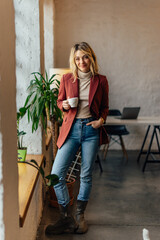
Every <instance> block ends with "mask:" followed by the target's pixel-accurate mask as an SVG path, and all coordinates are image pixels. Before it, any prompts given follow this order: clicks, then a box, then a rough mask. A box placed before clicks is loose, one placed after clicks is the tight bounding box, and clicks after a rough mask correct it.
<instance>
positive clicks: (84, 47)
mask: <svg viewBox="0 0 160 240" xmlns="http://www.w3.org/2000/svg"><path fill="white" fill-rule="evenodd" d="M78 50H80V51H82V52H83V53H84V54H86V55H87V56H88V57H89V59H90V62H91V64H90V71H91V73H92V76H94V75H95V74H98V64H97V58H96V55H95V53H94V51H93V49H92V48H91V47H90V46H89V44H88V43H86V42H81V43H76V44H75V45H74V46H73V47H72V48H71V52H70V57H69V63H70V69H71V71H72V73H73V76H74V80H75V79H76V78H77V76H78V69H77V66H76V63H75V53H76V52H77V51H78Z"/></svg>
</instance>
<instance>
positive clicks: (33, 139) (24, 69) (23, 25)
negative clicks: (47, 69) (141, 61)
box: [14, 0, 42, 154]
mask: <svg viewBox="0 0 160 240" xmlns="http://www.w3.org/2000/svg"><path fill="white" fill-rule="evenodd" d="M14 7H15V28H16V79H17V109H19V108H20V107H22V106H23V105H24V102H25V99H26V97H27V91H26V90H27V87H28V85H29V82H30V80H31V79H32V78H31V75H30V74H31V73H32V72H36V71H38V72H39V71H40V25H39V1H38V0H27V1H26V0H18V1H17V0H14ZM20 130H23V131H25V132H26V133H27V134H26V135H25V136H24V138H23V139H24V145H25V146H27V153H28V154H33V153H34V154H41V153H42V133H41V129H40V128H39V129H38V130H37V131H36V132H35V133H33V134H32V131H31V123H30V124H29V123H28V120H27V116H25V117H24V118H23V119H22V120H21V121H20Z"/></svg>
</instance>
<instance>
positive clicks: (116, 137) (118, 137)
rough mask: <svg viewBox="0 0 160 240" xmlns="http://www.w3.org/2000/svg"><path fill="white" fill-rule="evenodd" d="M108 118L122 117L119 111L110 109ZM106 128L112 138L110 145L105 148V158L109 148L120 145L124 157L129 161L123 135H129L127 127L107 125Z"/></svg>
mask: <svg viewBox="0 0 160 240" xmlns="http://www.w3.org/2000/svg"><path fill="white" fill-rule="evenodd" d="M108 116H121V112H120V111H119V110H118V109H110V110H109V113H108ZM104 127H105V129H106V132H107V133H108V135H109V138H110V141H109V143H108V145H107V146H105V149H104V158H106V155H107V151H108V148H109V146H111V145H112V144H114V143H118V144H120V145H121V147H122V151H123V155H124V156H125V157H126V160H128V154H127V151H126V149H125V145H124V141H123V138H122V136H123V135H128V134H129V132H128V130H127V129H126V126H125V125H108V126H107V125H106V126H104Z"/></svg>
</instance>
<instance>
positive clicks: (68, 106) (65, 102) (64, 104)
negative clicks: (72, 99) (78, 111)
mask: <svg viewBox="0 0 160 240" xmlns="http://www.w3.org/2000/svg"><path fill="white" fill-rule="evenodd" d="M62 106H63V108H64V109H65V110H69V109H70V107H71V106H70V105H69V103H68V100H64V101H63V103H62Z"/></svg>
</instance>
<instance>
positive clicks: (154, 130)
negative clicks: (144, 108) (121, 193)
mask: <svg viewBox="0 0 160 240" xmlns="http://www.w3.org/2000/svg"><path fill="white" fill-rule="evenodd" d="M155 132H156V128H155V126H154V129H153V133H152V137H151V141H150V143H149V148H148V150H147V156H146V158H145V162H144V165H143V168H142V171H143V172H144V170H145V168H146V164H147V161H148V157H149V154H150V152H151V146H152V143H153V138H154V134H155Z"/></svg>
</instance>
